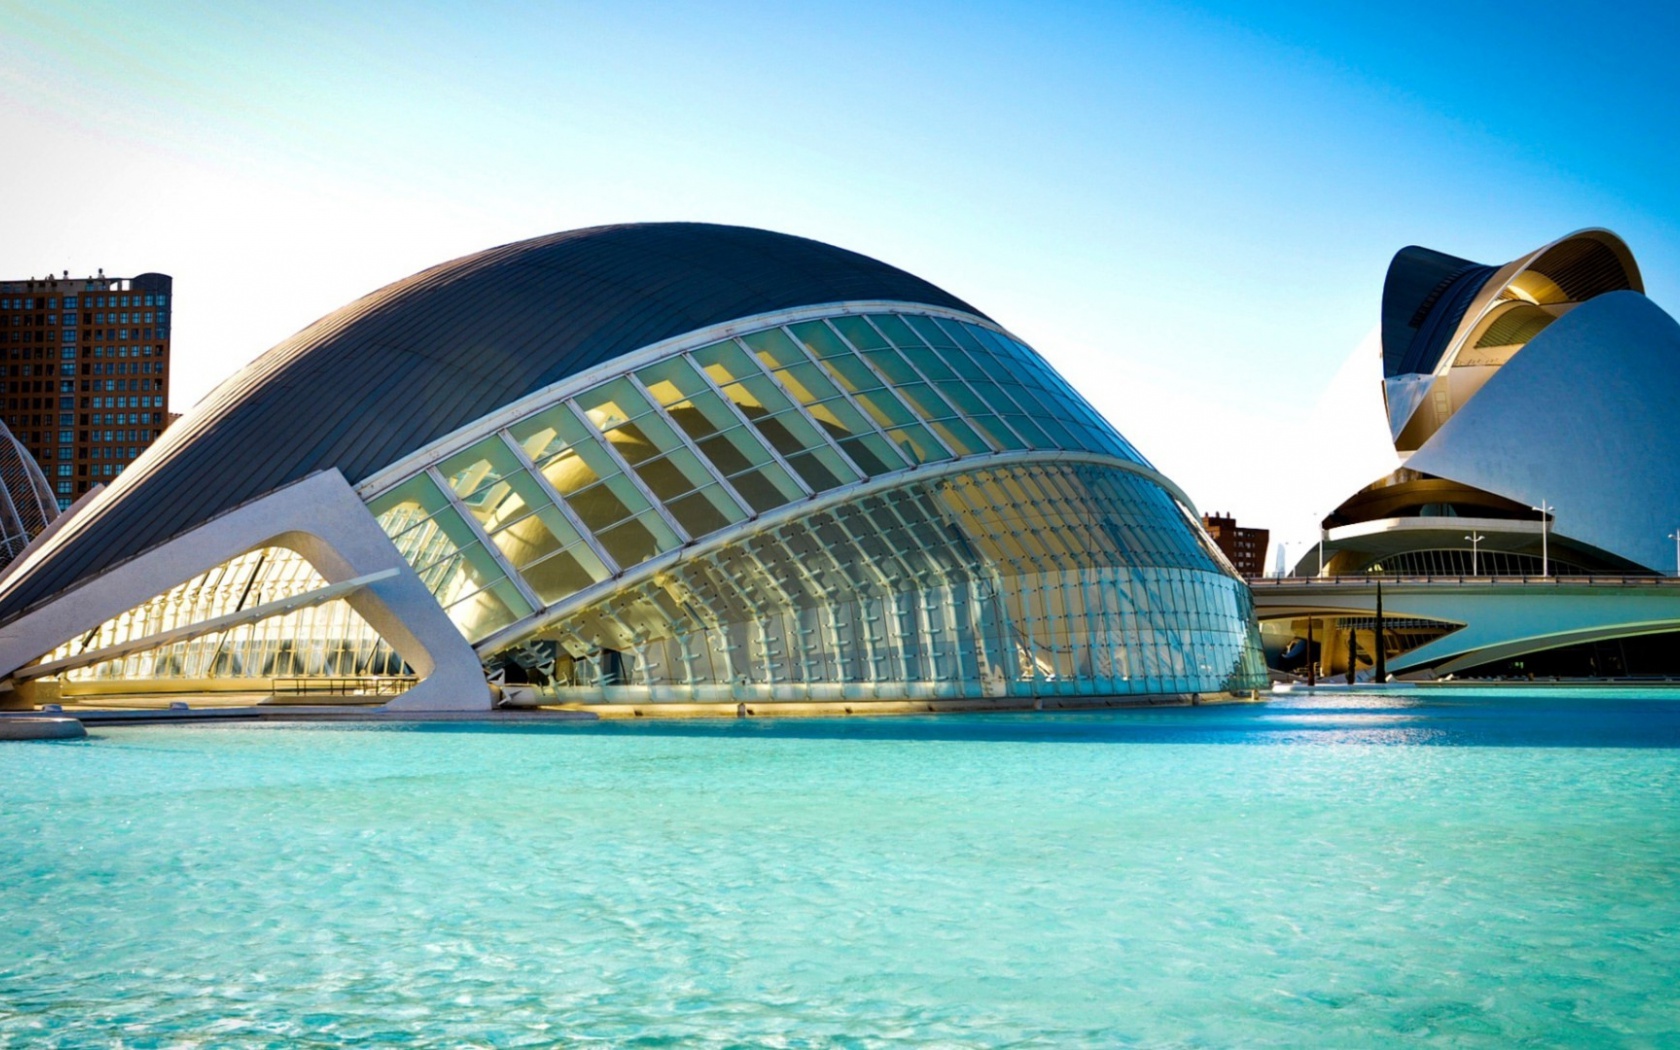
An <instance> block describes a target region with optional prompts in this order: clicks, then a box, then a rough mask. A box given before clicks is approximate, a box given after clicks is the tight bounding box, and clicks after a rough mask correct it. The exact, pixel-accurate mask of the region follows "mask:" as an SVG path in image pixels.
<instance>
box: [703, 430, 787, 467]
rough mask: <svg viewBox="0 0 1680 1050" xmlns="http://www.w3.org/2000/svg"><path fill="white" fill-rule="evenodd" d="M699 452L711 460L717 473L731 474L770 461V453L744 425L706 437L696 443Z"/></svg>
mask: <svg viewBox="0 0 1680 1050" xmlns="http://www.w3.org/2000/svg"><path fill="white" fill-rule="evenodd" d="M698 444H699V447H700V452H701V453H702V454H703V455H704V456H705V457H706V458H707V459H708V460H710V461H711V463H712V466H714V467H716V468H717V470H718V473H719V474H722V475H724V476H725V477H728V476H729V475H731V474H734V473H737V472H738V471H742V470H745V469H747V468H748V467H751V466H755V465H757V464H762V463H769V462H771V456H770V453H769V452H768V451H767V450H766V449H765V448H764V446H763V445H761V444H759V442H758V440H757V439H756V438H754V437H753V435H752V432H751V431H749V430H747V428H745V427H735V428H734V429H732V430H730V431H728V432H727V433H723V434H718V435H715V436H713V437H709V438H706V439H705V440H704V441H701V442H699V443H698Z"/></svg>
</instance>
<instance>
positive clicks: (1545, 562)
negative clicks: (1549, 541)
mask: <svg viewBox="0 0 1680 1050" xmlns="http://www.w3.org/2000/svg"><path fill="white" fill-rule="evenodd" d="M1528 509H1529V510H1537V511H1539V512H1540V576H1541V578H1542V579H1544V578H1545V577H1547V576H1550V575H1551V574H1552V561H1551V556H1550V554H1549V553H1548V551H1547V550H1546V533H1547V532H1548V531H1549V528H1548V526H1549V523H1550V522H1551V520H1552V519H1551V517H1550V515H1551V513H1552V511H1554V510H1557V508H1556V507H1554V506H1552V505H1551V504H1550V503H1547V502H1546V501H1545V500H1541V501H1540V505H1539V506H1538V507H1530V508H1528Z"/></svg>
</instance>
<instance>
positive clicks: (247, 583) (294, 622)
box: [47, 547, 411, 685]
mask: <svg viewBox="0 0 1680 1050" xmlns="http://www.w3.org/2000/svg"><path fill="white" fill-rule="evenodd" d="M324 586H326V581H325V580H324V579H322V578H321V576H320V574H319V573H317V572H316V571H315V570H314V568H312V567H311V566H310V564H309V563H308V562H306V561H305V560H304V559H303V558H302V557H301V556H299V555H298V554H296V553H294V552H292V551H289V550H286V549H283V548H280V547H265V548H262V549H260V550H255V551H251V552H249V553H246V554H241V555H240V556H239V557H237V558H234V559H232V560H230V561H228V562H225V563H223V564H222V565H218V566H217V567H216V568H214V569H211V570H210V571H209V572H206V573H202V574H200V575H198V576H195V577H193V578H192V579H190V580H188V581H187V582H185V583H183V584H181V585H179V586H177V587H172V588H170V589H169V590H168V591H165V592H164V593H163V594H160V595H158V596H156V597H155V598H152V599H151V600H150V601H147V602H143V603H142V604H140V605H138V606H136V607H134V608H133V609H130V610H129V611H128V612H125V613H123V614H122V615H121V616H117V617H115V618H113V619H111V620H107V621H106V622H105V623H103V624H101V625H100V626H99V627H97V628H95V629H94V630H92V631H90V632H88V633H87V634H85V635H83V636H82V637H80V638H77V639H76V640H75V641H73V642H67V643H65V644H64V645H61V646H59V647H58V649H57V650H55V651H54V652H53V653H52V654H51V655H50V656H48V657H47V660H48V661H56V660H68V659H71V658H73V657H75V656H77V655H78V654H81V653H89V652H95V651H97V650H100V649H107V648H110V647H112V646H118V645H122V644H123V643H125V642H127V641H129V640H130V639H136V638H148V637H150V636H152V635H155V634H159V633H161V632H163V631H170V630H174V629H175V628H177V627H183V626H186V625H189V624H194V623H199V622H202V621H204V620H208V619H211V618H213V617H217V616H225V615H227V614H229V613H234V612H238V611H239V610H241V609H249V608H254V607H256V606H259V605H264V604H266V603H268V602H274V601H279V600H281V599H284V598H290V597H294V596H296V595H299V594H304V593H306V592H308V591H312V590H316V589H318V588H320V587H324ZM410 676H411V672H410V670H409V668H407V667H406V666H404V664H403V663H402V661H401V660H400V659H398V657H397V655H396V654H395V653H394V652H392V651H391V647H390V646H389V645H387V644H386V643H385V642H384V641H383V640H381V639H380V637H379V635H378V634H377V633H375V631H374V630H373V628H372V627H369V626H368V624H367V621H365V620H363V619H362V618H361V617H360V616H358V615H357V614H356V612H355V610H353V609H351V608H350V606H349V604H348V603H346V602H345V601H344V600H343V599H337V600H333V601H328V602H323V603H322V604H320V605H315V606H310V607H307V608H303V609H298V610H295V611H293V612H289V613H284V614H282V615H279V616H271V617H269V618H267V619H265V620H259V621H258V622H256V623H251V624H244V625H242V626H239V627H232V628H229V629H228V630H225V631H217V632H213V633H210V634H204V635H200V636H198V637H196V638H192V639H189V640H187V641H181V642H176V643H174V644H172V645H168V646H164V647H161V648H157V649H151V650H147V651H144V652H139V653H134V654H131V655H129V656H125V657H122V658H120V659H115V660H106V661H104V662H101V663H97V664H92V665H89V666H87V667H82V668H78V669H76V670H72V671H68V672H66V673H65V679H66V680H67V681H69V682H75V683H93V682H126V681H134V680H140V679H171V678H173V679H182V678H190V679H229V680H234V681H239V680H247V681H249V680H254V679H261V680H265V681H264V684H265V685H266V684H267V681H266V680H272V679H275V678H291V677H299V678H304V677H309V678H321V677H326V678H371V677H387V678H406V677H410Z"/></svg>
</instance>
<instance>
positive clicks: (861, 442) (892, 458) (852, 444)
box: [840, 433, 905, 478]
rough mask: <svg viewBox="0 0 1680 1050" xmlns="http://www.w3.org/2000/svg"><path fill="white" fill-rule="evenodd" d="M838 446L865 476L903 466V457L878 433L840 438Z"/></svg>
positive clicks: (898, 468)
mask: <svg viewBox="0 0 1680 1050" xmlns="http://www.w3.org/2000/svg"><path fill="white" fill-rule="evenodd" d="M840 447H841V448H842V449H844V450H845V453H846V455H848V456H850V457H852V462H853V463H856V464H857V465H858V469H860V470H862V471H863V473H864V475H865V476H867V477H872V478H873V477H878V476H879V475H882V474H890V473H891V472H893V471H895V470H903V469H904V467H905V462H904V457H903V456H902V455H900V454H899V452H898V450H897V449H896V448H894V447H893V446H892V445H890V444H888V443H887V442H886V440H885V439H883V438H882V437H881V436H880V435H878V434H873V433H869V434H860V435H858V436H857V437H849V438H841V439H840Z"/></svg>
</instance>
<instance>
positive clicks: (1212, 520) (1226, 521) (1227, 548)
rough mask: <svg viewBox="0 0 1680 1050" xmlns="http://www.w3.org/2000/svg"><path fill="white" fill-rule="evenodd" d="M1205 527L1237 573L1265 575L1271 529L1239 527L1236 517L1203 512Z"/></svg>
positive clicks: (1203, 524) (1203, 525)
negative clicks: (1267, 545) (1267, 546)
mask: <svg viewBox="0 0 1680 1050" xmlns="http://www.w3.org/2000/svg"><path fill="white" fill-rule="evenodd" d="M1202 527H1203V528H1204V529H1207V532H1208V535H1209V536H1211V537H1212V538H1213V542H1214V543H1215V544H1217V545H1218V546H1219V549H1220V550H1221V551H1223V552H1224V554H1225V557H1226V558H1228V559H1230V562H1231V564H1232V565H1234V566H1236V569H1237V571H1238V572H1240V573H1242V574H1243V575H1244V576H1263V575H1265V572H1266V544H1267V543H1268V542H1269V541H1270V540H1271V536H1272V534H1271V531H1270V530H1268V529H1244V528H1239V527H1238V526H1237V520H1236V519H1235V518H1233V517H1230V516H1229V515H1225V514H1203V515H1202Z"/></svg>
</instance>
